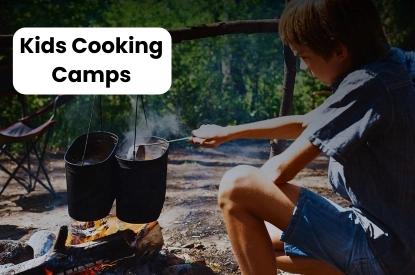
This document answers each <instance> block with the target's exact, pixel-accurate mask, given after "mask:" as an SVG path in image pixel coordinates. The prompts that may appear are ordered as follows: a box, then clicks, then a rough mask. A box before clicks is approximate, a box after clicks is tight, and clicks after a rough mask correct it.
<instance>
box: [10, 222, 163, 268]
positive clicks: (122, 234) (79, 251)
mask: <svg viewBox="0 0 415 275" xmlns="http://www.w3.org/2000/svg"><path fill="white" fill-rule="evenodd" d="M127 227H129V228H128V229H127ZM134 227H136V228H138V230H137V231H134ZM66 234H68V231H67V230H65V227H63V228H61V231H60V234H59V235H58V238H57V241H56V244H55V246H54V249H53V250H52V251H50V252H49V253H48V254H46V255H44V256H42V257H39V258H35V259H32V260H29V261H26V262H23V263H20V264H17V265H14V266H11V267H10V268H8V269H6V270H4V271H3V274H6V275H11V274H17V273H19V274H82V273H81V272H84V271H86V270H89V269H92V268H94V267H97V266H99V268H101V266H102V265H103V264H112V263H114V262H117V261H120V260H123V259H126V258H134V259H135V260H146V258H148V257H151V255H152V254H153V253H156V252H158V251H160V249H161V248H162V246H163V237H162V234H161V228H160V226H159V224H158V222H151V223H148V224H145V225H126V226H125V228H123V229H122V230H120V231H117V232H115V233H112V234H110V235H108V236H104V237H99V238H98V239H95V240H88V241H87V242H85V243H80V244H76V245H69V246H67V245H65V242H66V240H67V235H66ZM65 235H66V236H65ZM84 274H88V273H84Z"/></svg>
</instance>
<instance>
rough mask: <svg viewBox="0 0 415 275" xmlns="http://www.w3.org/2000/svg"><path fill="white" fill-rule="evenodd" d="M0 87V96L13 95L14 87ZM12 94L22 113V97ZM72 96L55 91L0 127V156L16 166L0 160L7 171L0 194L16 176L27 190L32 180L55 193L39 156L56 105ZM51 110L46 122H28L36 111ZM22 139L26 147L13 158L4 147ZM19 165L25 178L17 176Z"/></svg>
mask: <svg viewBox="0 0 415 275" xmlns="http://www.w3.org/2000/svg"><path fill="white" fill-rule="evenodd" d="M7 73H8V74H9V73H10V72H7ZM2 75H3V76H4V72H3V71H2ZM11 79H12V78H8V79H5V78H4V77H1V80H4V81H5V82H8V81H11ZM3 83H4V82H3ZM2 87H3V88H4V87H9V88H10V86H7V85H4V86H2ZM11 87H13V86H11ZM3 88H2V91H1V95H2V96H11V95H13V91H14V92H15V90H14V89H13V90H10V89H9V90H6V91H5V90H3ZM15 94H17V95H18V97H19V99H20V103H21V105H22V110H23V111H22V113H24V105H23V104H24V101H23V99H22V95H19V94H18V93H17V92H15ZM72 98H74V96H73V95H58V96H56V98H55V99H54V101H53V102H51V103H49V104H47V105H46V106H44V107H43V108H41V109H39V110H37V111H36V112H34V113H32V114H31V115H28V116H25V117H23V118H20V119H19V120H18V121H17V122H15V123H13V124H11V125H10V126H8V127H6V128H4V129H1V130H0V156H1V155H2V154H4V155H5V156H7V157H8V158H9V159H10V160H11V161H12V162H14V163H16V165H17V167H15V168H14V169H13V171H9V170H7V169H6V168H5V167H4V166H3V165H1V164H0V169H1V170H3V171H4V172H5V173H6V174H8V175H9V178H8V179H7V181H6V183H4V184H3V186H2V187H1V189H0V195H1V194H2V193H3V192H4V190H5V189H6V188H7V186H8V185H9V183H10V182H11V181H12V180H13V179H14V180H16V181H17V182H18V183H19V184H20V185H22V186H23V187H24V188H25V189H26V191H27V192H31V191H33V190H34V189H35V186H36V183H39V184H40V185H41V186H43V187H44V188H45V189H46V190H47V191H49V192H50V193H51V194H52V195H55V190H54V189H53V186H52V184H51V182H50V179H49V176H48V174H47V171H46V169H45V166H44V165H43V158H44V155H45V151H46V147H47V144H48V141H49V137H50V134H51V129H52V126H53V125H54V124H55V123H56V120H54V117H55V114H56V109H57V108H58V107H59V106H61V105H63V104H65V103H66V102H68V101H69V100H71V99H72ZM51 110H52V115H51V117H50V118H49V119H47V121H46V122H44V123H43V124H41V125H39V126H34V125H33V124H32V121H33V120H36V118H39V117H40V115H42V114H44V113H46V112H48V111H51ZM41 138H44V139H43V146H42V148H40V150H39V149H38V147H39V141H40V140H41ZM22 142H24V143H25V145H26V148H25V149H26V150H25V153H24V155H23V157H21V158H20V159H18V158H15V157H14V156H13V155H12V154H11V153H10V152H9V151H8V150H7V148H8V146H9V145H11V144H14V143H22ZM31 154H34V155H35V158H36V160H37V163H38V167H37V170H36V171H34V170H32V169H31V160H30V159H31V158H30V156H31ZM26 160H27V166H25V165H24V163H25V161H26ZM20 169H22V170H24V171H25V172H26V173H27V174H28V176H29V182H24V181H23V180H22V179H21V178H19V177H17V172H18V171H19V170H20ZM40 172H42V173H43V175H44V177H45V179H46V181H47V182H46V183H45V182H43V181H42V180H41V179H40V178H39V175H40Z"/></svg>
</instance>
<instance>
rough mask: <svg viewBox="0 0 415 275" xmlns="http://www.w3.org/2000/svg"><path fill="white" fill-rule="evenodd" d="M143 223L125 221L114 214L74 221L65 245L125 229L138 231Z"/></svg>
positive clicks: (79, 242)
mask: <svg viewBox="0 0 415 275" xmlns="http://www.w3.org/2000/svg"><path fill="white" fill-rule="evenodd" d="M144 225H145V224H130V223H125V222H122V221H120V220H119V219H117V218H116V217H115V216H108V217H107V218H104V219H101V220H98V221H91V222H78V221H75V222H74V223H73V224H72V225H71V227H72V228H71V230H70V233H69V235H68V238H67V239H66V243H65V245H66V246H70V245H76V244H81V243H86V242H90V241H93V240H97V239H99V238H102V237H105V236H109V235H111V234H114V233H116V232H118V231H123V230H127V229H130V230H132V231H134V232H136V233H138V232H140V230H141V228H142V227H143V226H144Z"/></svg>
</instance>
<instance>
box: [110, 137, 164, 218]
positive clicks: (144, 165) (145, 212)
mask: <svg viewBox="0 0 415 275" xmlns="http://www.w3.org/2000/svg"><path fill="white" fill-rule="evenodd" d="M145 142H146V143H147V144H153V145H141V146H140V150H139V151H140V152H139V154H140V155H141V159H128V158H127V154H128V153H127V152H128V151H131V149H132V146H133V139H129V140H126V141H124V142H123V143H122V144H121V145H120V146H119V148H118V150H117V153H116V154H115V158H116V159H117V161H118V164H119V168H120V169H119V173H118V177H119V178H118V187H117V191H116V211H117V217H118V219H120V220H122V221H124V222H128V223H148V222H152V221H155V220H157V219H158V217H159V216H160V213H161V210H162V208H163V204H164V200H165V196H166V178H167V156H168V151H169V144H168V142H167V141H166V140H165V139H162V138H158V137H151V138H150V139H147V140H145ZM154 143H157V144H154ZM143 148H144V150H142V149H143ZM144 151H145V153H144ZM144 154H145V157H144ZM137 156H138V155H137Z"/></svg>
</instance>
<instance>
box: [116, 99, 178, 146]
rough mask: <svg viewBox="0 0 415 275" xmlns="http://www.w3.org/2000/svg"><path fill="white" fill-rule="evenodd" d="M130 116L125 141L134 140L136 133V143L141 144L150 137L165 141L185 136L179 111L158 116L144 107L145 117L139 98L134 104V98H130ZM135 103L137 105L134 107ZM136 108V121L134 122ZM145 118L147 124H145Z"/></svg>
mask: <svg viewBox="0 0 415 275" xmlns="http://www.w3.org/2000/svg"><path fill="white" fill-rule="evenodd" d="M130 99H131V114H130V116H129V119H128V131H127V132H126V133H124V137H125V138H126V139H134V135H135V131H136V141H138V142H143V141H145V140H147V139H148V137H151V136H157V137H161V138H165V139H170V138H172V137H175V138H178V137H183V136H185V135H186V134H185V133H184V131H183V130H182V128H183V122H182V120H181V116H180V111H176V113H170V114H164V115H162V116H161V115H159V114H157V113H156V112H155V111H153V110H149V109H148V107H147V106H146V105H144V108H145V113H146V116H145V115H144V110H143V106H142V102H141V99H140V97H139V98H138V102H136V99H137V98H136V97H135V96H131V97H130ZM136 103H138V104H137V105H136ZM136 106H137V108H138V110H137V120H136ZM146 117H147V122H146Z"/></svg>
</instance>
